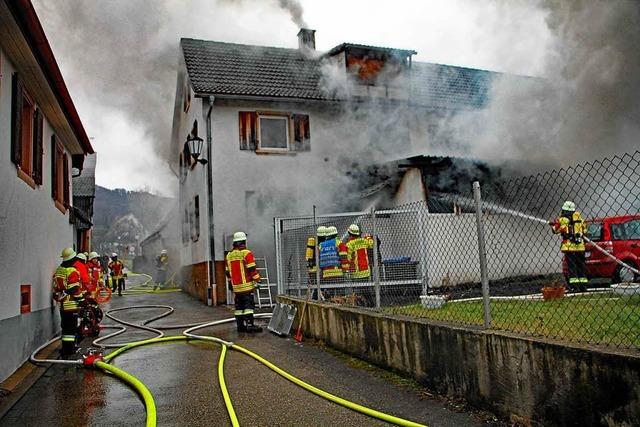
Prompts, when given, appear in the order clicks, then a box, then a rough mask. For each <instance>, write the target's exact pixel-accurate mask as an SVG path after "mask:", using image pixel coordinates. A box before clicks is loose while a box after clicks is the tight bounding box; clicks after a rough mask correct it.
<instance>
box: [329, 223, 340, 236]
mask: <svg viewBox="0 0 640 427" xmlns="http://www.w3.org/2000/svg"><path fill="white" fill-rule="evenodd" d="M337 235H338V229H337V228H336V227H335V226H333V225H332V226H330V227H327V236H337Z"/></svg>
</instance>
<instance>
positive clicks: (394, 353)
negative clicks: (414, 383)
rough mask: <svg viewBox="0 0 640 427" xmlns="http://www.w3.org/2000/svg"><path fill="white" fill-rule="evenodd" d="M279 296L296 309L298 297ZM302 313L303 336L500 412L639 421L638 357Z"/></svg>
mask: <svg viewBox="0 0 640 427" xmlns="http://www.w3.org/2000/svg"><path fill="white" fill-rule="evenodd" d="M279 298H280V300H281V301H282V302H286V303H292V304H296V305H297V306H298V312H300V310H301V309H302V304H303V301H301V300H294V299H290V298H285V297H279ZM306 313H307V314H306V317H307V318H306V319H305V323H304V334H305V336H306V337H313V338H315V339H318V340H322V341H324V342H325V343H327V344H329V345H330V346H332V347H334V348H336V349H338V350H341V351H343V352H345V353H349V354H351V355H354V356H356V357H359V358H361V359H365V360H367V361H369V362H371V363H374V364H376V365H379V366H382V367H384V368H389V369H392V370H395V371H398V372H400V373H403V374H405V375H408V376H411V377H413V378H415V379H416V380H418V381H419V382H420V383H422V384H424V385H426V386H427V387H429V388H430V389H432V390H435V391H437V392H440V393H444V394H447V395H451V396H459V397H463V398H465V399H467V400H468V401H469V402H471V403H472V404H475V405H477V406H481V407H487V408H490V409H492V410H494V411H496V412H498V413H499V414H502V415H504V416H506V417H510V418H512V419H514V418H515V419H517V420H519V421H521V422H524V423H529V424H532V425H559V426H564V425H581V426H591V425H608V426H614V425H615V426H631V425H640V357H638V356H633V355H623V354H614V353H606V352H602V351H596V350H593V349H587V348H579V347H575V346H566V345H560V344H557V343H552V342H548V341H543V340H536V339H525V338H521V337H517V336H514V335H509V334H504V333H497V332H485V331H479V330H473V329H465V328H454V327H451V326H445V325H437V324H432V323H428V322H426V321H424V320H421V319H410V318H405V317H399V316H389V315H383V314H379V313H373V312H369V311H365V310H360V309H351V308H343V307H340V306H335V305H328V304H318V303H313V302H312V303H309V306H308V307H307V310H306ZM294 326H295V325H294Z"/></svg>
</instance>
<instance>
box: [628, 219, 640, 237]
mask: <svg viewBox="0 0 640 427" xmlns="http://www.w3.org/2000/svg"><path fill="white" fill-rule="evenodd" d="M625 226H626V227H625V234H626V236H627V239H629V240H640V219H634V220H632V221H629V222H627V223H626V224H625Z"/></svg>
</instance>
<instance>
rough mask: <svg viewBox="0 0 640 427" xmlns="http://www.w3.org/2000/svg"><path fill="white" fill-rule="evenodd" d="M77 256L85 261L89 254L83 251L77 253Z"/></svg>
mask: <svg viewBox="0 0 640 427" xmlns="http://www.w3.org/2000/svg"><path fill="white" fill-rule="evenodd" d="M76 258H78V259H81V260H83V261H86V260H87V256H86V255H85V254H84V253H82V252H80V253H79V254H78V255H76Z"/></svg>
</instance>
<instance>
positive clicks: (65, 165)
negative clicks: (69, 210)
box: [62, 153, 70, 207]
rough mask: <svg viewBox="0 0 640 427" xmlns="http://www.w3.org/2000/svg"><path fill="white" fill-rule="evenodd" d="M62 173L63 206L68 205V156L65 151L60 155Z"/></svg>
mask: <svg viewBox="0 0 640 427" xmlns="http://www.w3.org/2000/svg"><path fill="white" fill-rule="evenodd" d="M62 173H63V176H62V182H63V190H62V191H63V195H64V205H65V207H69V206H70V203H69V158H68V156H67V153H65V154H64V155H63V156H62Z"/></svg>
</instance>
